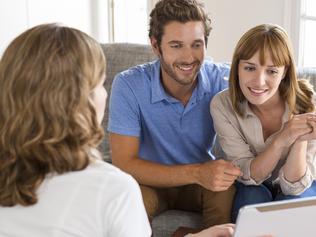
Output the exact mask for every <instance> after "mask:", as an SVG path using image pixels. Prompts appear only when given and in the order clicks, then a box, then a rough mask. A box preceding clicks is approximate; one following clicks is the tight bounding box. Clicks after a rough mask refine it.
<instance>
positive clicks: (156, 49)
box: [150, 37, 160, 56]
mask: <svg viewBox="0 0 316 237" xmlns="http://www.w3.org/2000/svg"><path fill="white" fill-rule="evenodd" d="M150 44H151V48H152V49H153V51H154V53H155V54H156V55H157V56H159V55H160V51H159V46H158V42H157V39H156V38H154V37H151V38H150Z"/></svg>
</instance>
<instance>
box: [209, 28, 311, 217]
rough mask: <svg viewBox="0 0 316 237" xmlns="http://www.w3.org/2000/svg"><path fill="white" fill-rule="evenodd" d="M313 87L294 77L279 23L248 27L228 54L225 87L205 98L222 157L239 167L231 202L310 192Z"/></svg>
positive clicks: (286, 40) (235, 207) (237, 205)
mask: <svg viewBox="0 0 316 237" xmlns="http://www.w3.org/2000/svg"><path fill="white" fill-rule="evenodd" d="M313 101H314V91H313V89H312V86H311V85H310V84H309V83H308V82H307V81H305V80H298V79H297V76H296V69H295V62H294V57H293V50H292V47H291V43H290V40H289V37H288V35H287V33H286V32H285V30H284V29H282V28H281V27H280V26H277V25H272V24H263V25H259V26H256V27H254V28H252V29H250V30H249V31H247V32H246V33H245V34H244V35H243V36H242V38H241V39H240V40H239V42H238V44H237V46H236V48H235V52H234V55H233V60H232V65H231V71H230V77H229V90H225V91H223V92H221V93H220V94H218V95H217V96H216V97H214V99H213V100H212V102H211V115H212V117H213V120H214V125H215V130H216V132H217V135H218V140H219V143H220V145H221V147H222V149H223V151H224V154H225V158H226V159H228V160H230V161H232V162H233V164H234V165H236V166H238V167H240V168H241V170H242V172H243V175H242V176H241V177H239V179H238V182H237V192H236V196H235V200H234V204H233V213H232V217H233V221H235V219H236V217H237V214H238V210H239V209H240V207H242V206H244V205H247V204H254V203H261V202H269V201H273V200H284V199H293V198H301V197H308V196H315V195H316V183H315V181H314V180H315V177H316V159H315V155H316V141H315V140H314V139H316V115H315V113H314V112H315V105H314V103H313Z"/></svg>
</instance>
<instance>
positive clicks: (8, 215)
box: [0, 161, 151, 237]
mask: <svg viewBox="0 0 316 237" xmlns="http://www.w3.org/2000/svg"><path fill="white" fill-rule="evenodd" d="M38 200H39V201H38V203H37V204H35V205H32V206H28V207H23V206H19V205H16V206H14V207H1V206H0V236H1V237H13V236H14V237H19V236H21V237H22V236H23V237H24V236H29V237H44V236H45V237H66V236H67V237H75V236H76V237H110V236H113V237H127V236H129V237H130V236H138V237H142V236H144V237H149V236H151V229H150V225H149V222H148V219H147V215H146V212H145V208H144V206H143V202H142V196H141V193H140V189H139V186H138V184H137V183H136V181H135V180H134V179H133V178H132V177H131V176H130V175H128V174H125V173H123V172H122V171H120V170H119V169H118V168H116V167H114V166H112V165H110V164H107V163H105V162H102V161H96V162H94V163H92V164H90V165H89V166H88V167H87V168H86V169H85V170H82V171H77V172H69V173H65V174H63V175H49V176H48V177H47V178H46V179H45V181H44V182H43V183H42V185H41V186H40V188H39V189H38Z"/></svg>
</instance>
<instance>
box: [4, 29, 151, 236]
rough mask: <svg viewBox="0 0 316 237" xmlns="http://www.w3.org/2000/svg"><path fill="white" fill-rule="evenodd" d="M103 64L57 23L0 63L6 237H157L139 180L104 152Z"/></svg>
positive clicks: (27, 38) (96, 52)
mask: <svg viewBox="0 0 316 237" xmlns="http://www.w3.org/2000/svg"><path fill="white" fill-rule="evenodd" d="M104 79H105V57H104V55H103V52H102V49H101V47H100V45H99V44H98V43H97V42H96V41H95V40H94V39H92V38H91V37H89V36H88V35H86V34H85V33H83V32H81V31H79V30H76V29H73V28H69V27H64V26H59V25H56V24H45V25H39V26H36V27H34V28H31V29H29V30H27V31H26V32H24V33H22V34H21V35H20V36H18V37H17V38H16V39H14V40H13V42H12V43H11V44H10V45H9V46H8V48H7V49H6V51H5V52H4V54H3V56H2V58H1V61H0V108H1V109H0V226H1V228H0V236H32V237H36V236H96V237H97V236H100V237H101V236H102V237H103V236H131V235H133V236H150V235H151V230H150V226H149V223H148V220H147V216H146V212H145V209H144V206H143V204H142V198H141V193H140V190H139V187H138V185H137V183H136V181H134V180H133V178H132V177H131V176H129V175H127V174H125V173H123V172H121V171H120V170H119V169H117V168H115V167H113V166H112V165H110V164H107V163H105V162H103V161H101V155H100V154H99V153H98V152H97V150H96V148H97V146H98V144H99V143H100V141H101V139H102V137H103V130H102V128H101V125H100V124H101V121H102V118H103V114H104V108H105V101H106V97H107V93H106V91H105V89H104V87H103V82H104Z"/></svg>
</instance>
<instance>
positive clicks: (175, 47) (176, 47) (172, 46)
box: [170, 44, 181, 49]
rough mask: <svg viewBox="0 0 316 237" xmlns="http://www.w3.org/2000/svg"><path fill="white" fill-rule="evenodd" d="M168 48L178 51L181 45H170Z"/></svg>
mask: <svg viewBox="0 0 316 237" xmlns="http://www.w3.org/2000/svg"><path fill="white" fill-rule="evenodd" d="M170 47H171V48H174V49H178V48H180V47H181V45H180V44H172V45H171V46H170Z"/></svg>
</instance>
